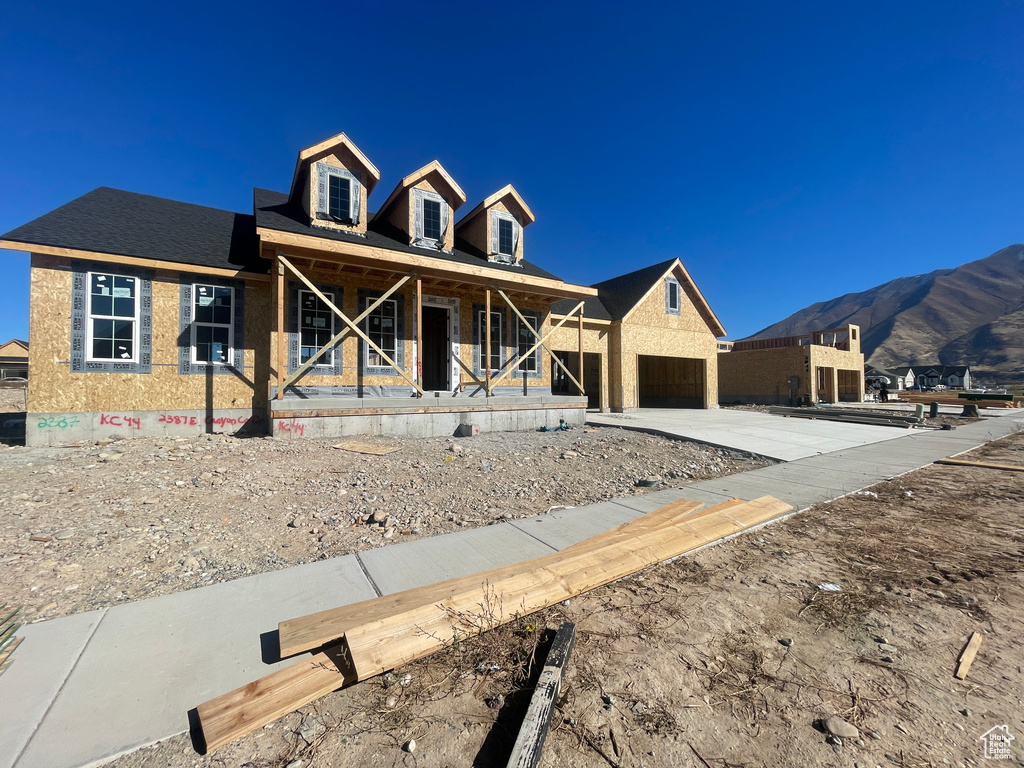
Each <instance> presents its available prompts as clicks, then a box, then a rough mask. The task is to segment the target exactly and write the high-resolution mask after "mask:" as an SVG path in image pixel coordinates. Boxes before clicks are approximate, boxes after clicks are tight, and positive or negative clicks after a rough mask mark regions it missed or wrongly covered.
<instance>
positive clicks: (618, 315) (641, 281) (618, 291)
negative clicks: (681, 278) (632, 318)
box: [591, 259, 676, 320]
mask: <svg viewBox="0 0 1024 768" xmlns="http://www.w3.org/2000/svg"><path fill="white" fill-rule="evenodd" d="M675 261H676V260H675V259H669V260H668V261H663V262H661V263H660V264H652V265H651V266H649V267H644V268H643V269H638V270H637V271H636V272H630V273H629V274H626V275H620V276H619V277H613V278H612V279H611V280H605V281H603V282H600V283H595V284H594V285H593V286H591V287H592V288H597V295H598V297H599V298H600V299H601V303H602V304H604V306H605V307H606V308H607V310H608V313H609V314H610V315H611V317H612V319H613V320H621V319H622V318H624V317H625V316H626V315H627V314H628V313H629V310H631V309H632V308H633V307H635V306H636V305H637V302H639V301H640V299H642V298H643V297H644V294H646V293H647V292H648V291H649V290H651V286H653V285H654V283H655V282H656V281H657V280H658V279H659V278H660V277H661V276H662V275H664V274H665V273H666V272H667V271H668V268H669V267H671V266H672V265H673V264H674V263H675Z"/></svg>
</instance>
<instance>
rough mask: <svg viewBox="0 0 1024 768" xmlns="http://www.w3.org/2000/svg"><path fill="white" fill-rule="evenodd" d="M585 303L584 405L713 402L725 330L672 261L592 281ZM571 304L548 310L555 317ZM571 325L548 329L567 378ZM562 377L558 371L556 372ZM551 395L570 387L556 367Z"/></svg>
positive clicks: (571, 362) (574, 340)
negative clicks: (720, 340) (594, 292)
mask: <svg viewBox="0 0 1024 768" xmlns="http://www.w3.org/2000/svg"><path fill="white" fill-rule="evenodd" d="M592 287H593V288H595V289H597V296H592V297H588V298H586V299H585V300H584V305H585V306H584V313H583V325H582V339H583V342H582V343H583V349H584V360H583V368H584V379H583V384H584V387H585V388H586V391H587V394H588V397H589V398H590V406H591V407H593V408H601V409H602V410H612V411H616V412H620V411H628V410H630V409H633V408H714V407H717V403H718V366H717V358H718V355H717V351H718V337H720V336H724V335H725V329H724V328H723V327H722V324H721V323H720V322H719V320H718V318H717V317H716V316H715V313H714V312H713V311H712V310H711V307H710V306H709V305H708V303H707V301H706V300H705V298H704V296H703V295H702V294H701V292H700V290H699V289H698V288H697V286H696V284H695V283H694V282H693V279H692V278H691V277H690V275H689V273H688V272H687V271H686V268H685V267H684V266H683V264H682V262H680V261H679V259H670V260H668V261H665V262H662V263H660V264H654V265H652V266H649V267H645V268H643V269H640V270H637V271H635V272H630V273H629V274H626V275H622V276H620V277H614V278H612V279H610V280H605V281H604V282H600V283H596V284H595V285H593V286H592ZM574 306H575V302H574V301H573V300H566V301H560V302H557V303H556V304H554V305H553V306H552V308H551V311H552V319H553V321H554V322H556V323H557V322H558V321H559V320H562V319H565V318H567V317H568V316H569V315H570V314H571V312H572V309H573V307H574ZM575 325H577V327H576V328H573V327H572V325H571V324H570V325H563V326H562V327H561V328H559V329H558V330H557V331H555V333H554V335H553V338H554V341H553V342H552V347H553V348H554V350H555V351H556V354H557V355H558V356H559V357H560V358H561V359H562V360H563V361H564V362H565V363H566V367H567V368H568V369H569V372H571V373H572V374H573V375H576V374H577V372H578V370H579V360H578V356H577V355H576V354H575V353H573V352H571V351H569V350H572V349H573V348H574V347H576V346H578V343H579V342H578V339H579V336H580V328H579V323H578V322H577V323H576V324H575ZM560 374H561V375H560ZM553 386H554V387H555V390H554V391H555V392H565V393H568V392H571V391H573V388H572V383H571V382H570V381H569V380H568V377H567V376H565V375H564V374H563V372H562V371H561V370H560V369H559V371H558V372H557V373H556V375H555V380H554V382H553Z"/></svg>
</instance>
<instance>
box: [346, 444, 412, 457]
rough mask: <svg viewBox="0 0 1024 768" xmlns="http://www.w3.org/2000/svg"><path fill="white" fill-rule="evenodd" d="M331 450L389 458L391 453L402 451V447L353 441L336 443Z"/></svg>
mask: <svg viewBox="0 0 1024 768" xmlns="http://www.w3.org/2000/svg"><path fill="white" fill-rule="evenodd" d="M331 448H337V449H338V450H341V451H349V452H350V453H366V454H369V455H371V456H387V455H388V454H389V453H394V452H395V451H400V450H402V448H401V446H396V445H370V443H357V442H352V441H349V442H345V443H335V444H334V445H332V446H331Z"/></svg>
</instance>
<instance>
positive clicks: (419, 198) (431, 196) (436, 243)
mask: <svg viewBox="0 0 1024 768" xmlns="http://www.w3.org/2000/svg"><path fill="white" fill-rule="evenodd" d="M412 200H413V236H412V244H413V245H415V246H418V247H420V248H432V249H434V250H443V249H444V243H445V238H446V237H447V236H448V228H449V227H450V225H451V207H450V206H449V205H448V201H447V200H446V199H445V198H444V197H443V196H441V195H439V194H437V193H436V192H430V191H428V190H426V189H420V188H419V187H413V189H412ZM424 200H431V201H433V202H435V203H439V204H440V206H441V211H440V212H441V236H440V237H439V238H436V239H435V238H432V237H427V236H426V235H425V234H424V228H425V225H426V212H425V210H424V206H423V201H424Z"/></svg>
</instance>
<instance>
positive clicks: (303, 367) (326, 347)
mask: <svg viewBox="0 0 1024 768" xmlns="http://www.w3.org/2000/svg"><path fill="white" fill-rule="evenodd" d="M414 277H416V273H415V272H414V273H411V274H408V275H406V276H405V277H403V278H402V279H401V280H399V281H398V282H397V283H395V284H394V285H393V286H391V287H390V288H389V289H388V290H387V291H386V292H385V293H384V295H383V296H381V297H380V298H379V299H377V300H376V301H375V302H373V304H371V305H370V306H368V307H367V308H366V309H365V310H363V312H362V314H360V315H359V317H357V318H356V319H355V320H353V321H352V322H354V323H355V324H356V325H359V323H361V322H363V320H365V319H366V318H367V317H369V316H370V313H371V312H373V310H375V309H376V308H377V307H379V306H380V305H381V304H383V303H384V301H385V300H386V299H388V297H390V296H391V294H393V293H394V292H395V291H397V290H398V289H399V288H401V287H402V286H403V285H405V284H406V283H407V282H409V281H410V280H412V279H413V278H414ZM346 333H349V329H348V328H342V329H341V330H340V331H338V333H337V334H335V336H334V338H333V339H331V340H330V341H328V342H327V343H326V344H324V345H323V346H322V347H320V349H318V350H317V351H316V354H315V355H313V356H312V357H311V358H309V360H307V361H306V362H304V363H303V364H302V365H301V366H299V367H298V368H296V369H295V373H293V374H291V375H290V376H289V377H288V378H286V379H285V380H284V383H283V384H281V389H286V388H287V387H289V386H291V385H292V384H294V383H295V382H296V381H298V380H299V379H300V378H302V376H303V375H304V374H305V373H306V371H308V370H309V369H310V368H311V367H312V366H314V365H316V361H317V360H319V359H320V358H321V357H322V356H323V355H324V353H326V352H327V350H329V349H332V348H333V347H334V345H335V344H337V343H338V342H339V341H341V339H342V337H343V336H344V335H345V334H346Z"/></svg>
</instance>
